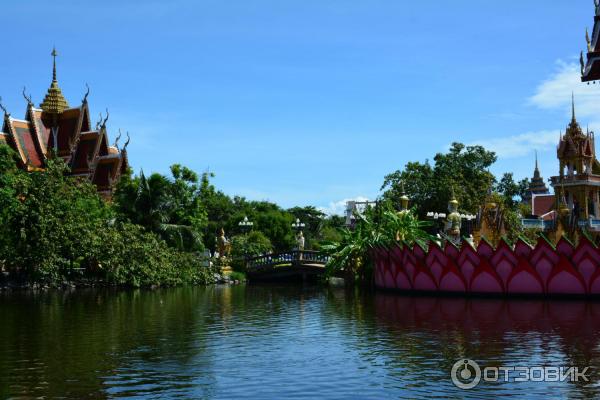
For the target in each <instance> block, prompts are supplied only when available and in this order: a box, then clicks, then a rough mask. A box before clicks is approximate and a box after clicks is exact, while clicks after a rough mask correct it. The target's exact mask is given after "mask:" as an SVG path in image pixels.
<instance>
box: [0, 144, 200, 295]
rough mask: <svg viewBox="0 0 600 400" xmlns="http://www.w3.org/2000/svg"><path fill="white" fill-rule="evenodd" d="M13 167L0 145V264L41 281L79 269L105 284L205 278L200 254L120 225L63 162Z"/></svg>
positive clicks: (70, 275) (111, 209)
mask: <svg viewBox="0 0 600 400" xmlns="http://www.w3.org/2000/svg"><path fill="white" fill-rule="evenodd" d="M16 165H17V162H16V160H15V154H14V152H13V151H12V150H11V149H10V148H9V147H7V146H0V210H1V212H0V222H1V223H0V259H1V260H2V262H3V268H4V269H6V270H7V271H9V272H13V273H15V274H16V275H18V276H21V277H22V278H24V279H28V280H34V281H41V282H46V283H57V282H62V281H65V280H69V279H72V278H73V277H74V276H75V275H77V274H78V273H79V272H80V270H81V269H84V270H85V271H86V275H85V277H86V278H94V279H95V280H97V281H103V282H106V283H108V284H123V285H132V286H146V285H172V284H180V283H186V282H194V283H201V282H208V281H209V279H210V274H209V271H208V269H207V268H203V267H200V264H201V260H200V259H199V258H198V257H195V256H194V255H193V254H191V253H185V252H181V251H179V250H177V249H176V248H174V247H169V246H168V244H167V243H166V242H165V241H164V240H162V239H161V238H160V237H159V236H157V235H156V234H155V233H153V231H152V230H151V229H145V228H144V227H143V226H141V225H136V224H133V223H131V222H129V221H125V220H123V221H121V220H119V218H118V213H117V212H116V211H115V208H114V207H113V206H112V205H111V204H110V203H108V202H106V201H104V200H102V199H101V198H100V197H99V195H98V194H97V192H96V188H95V187H94V186H93V185H92V184H90V183H89V182H87V181H86V180H78V179H76V178H71V177H67V176H66V175H65V171H66V168H67V166H66V165H65V164H64V163H63V162H62V161H61V160H59V159H54V160H49V161H48V167H47V169H46V170H45V171H39V172H30V173H27V172H24V171H22V170H20V169H17V168H16Z"/></svg>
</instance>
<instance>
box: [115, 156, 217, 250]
mask: <svg viewBox="0 0 600 400" xmlns="http://www.w3.org/2000/svg"><path fill="white" fill-rule="evenodd" d="M171 175H172V178H171V179H169V178H167V177H165V176H163V175H160V174H156V173H155V174H152V175H150V177H146V175H145V174H144V172H143V171H142V172H141V173H140V175H139V177H136V178H133V179H132V178H131V177H126V178H124V179H123V180H122V181H121V182H120V183H119V185H118V187H117V192H116V195H115V206H116V208H117V210H118V211H119V214H120V215H121V216H122V217H123V218H124V219H125V220H128V221H131V222H133V223H134V224H139V225H141V226H143V227H145V228H146V229H147V230H148V231H150V232H154V233H156V234H158V235H160V236H161V237H162V238H163V239H164V240H165V241H166V242H167V243H168V244H169V245H170V246H173V247H175V248H177V249H179V250H184V251H199V250H202V248H203V244H202V240H201V238H202V233H203V231H204V227H205V226H206V222H207V216H206V212H205V210H204V208H203V204H202V199H201V195H200V193H201V187H200V185H199V184H198V176H197V175H196V173H194V172H193V171H191V170H190V169H188V168H186V167H182V166H181V165H179V164H175V165H173V166H171Z"/></svg>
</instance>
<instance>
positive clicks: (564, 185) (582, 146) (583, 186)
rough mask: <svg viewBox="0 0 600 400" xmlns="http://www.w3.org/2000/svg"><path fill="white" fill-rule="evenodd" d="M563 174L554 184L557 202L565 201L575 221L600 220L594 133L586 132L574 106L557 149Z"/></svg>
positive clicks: (599, 181) (599, 175)
mask: <svg viewBox="0 0 600 400" xmlns="http://www.w3.org/2000/svg"><path fill="white" fill-rule="evenodd" d="M557 156H558V160H559V165H560V166H559V175H558V176H553V177H552V178H551V179H552V186H553V187H554V193H555V195H556V205H557V206H558V207H560V204H565V205H566V206H567V207H568V209H569V210H571V212H572V216H573V217H575V220H588V219H597V217H598V216H599V215H600V208H599V206H600V197H599V195H600V163H598V160H597V159H596V148H595V144H594V133H593V132H589V131H587V132H586V133H584V132H583V130H582V129H581V126H579V123H578V122H577V119H576V118H575V104H574V102H573V106H572V116H571V122H570V123H569V125H568V126H567V130H566V132H565V134H564V135H561V137H560V142H559V145H558V149H557Z"/></svg>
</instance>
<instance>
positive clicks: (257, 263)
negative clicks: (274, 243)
mask: <svg viewBox="0 0 600 400" xmlns="http://www.w3.org/2000/svg"><path fill="white" fill-rule="evenodd" d="M327 261H329V256H326V255H324V254H323V253H320V252H318V251H314V250H293V251H286V252H284V253H275V254H265V255H262V256H257V257H252V258H248V259H247V260H246V270H248V271H252V270H257V269H261V268H268V267H274V266H276V265H278V264H292V263H296V264H298V263H300V264H303V263H306V264H310V263H314V264H323V265H325V264H327Z"/></svg>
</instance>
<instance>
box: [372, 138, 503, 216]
mask: <svg viewBox="0 0 600 400" xmlns="http://www.w3.org/2000/svg"><path fill="white" fill-rule="evenodd" d="M434 161H435V164H434V165H433V166H432V165H431V164H430V163H429V161H425V163H420V162H409V163H408V164H406V166H405V167H404V170H398V171H396V172H393V173H391V174H389V175H387V176H386V177H385V178H384V182H383V186H382V187H381V189H382V190H385V192H384V194H383V198H384V199H385V200H389V201H390V202H391V203H392V204H393V205H395V206H398V205H399V204H400V200H399V199H400V193H401V182H404V186H405V189H406V192H407V193H408V194H409V197H410V198H411V202H412V204H414V206H415V207H416V210H417V213H418V215H419V216H421V217H424V216H425V215H426V213H427V212H428V211H434V212H444V211H445V210H446V209H447V207H448V201H449V200H450V193H451V191H452V189H454V191H455V194H456V197H457V199H458V201H459V202H460V204H461V209H464V210H465V211H468V212H470V213H474V212H476V211H477V209H478V208H479V206H480V205H481V204H482V203H483V201H484V200H485V197H486V195H487V192H488V189H489V188H490V187H491V186H492V184H493V183H494V179H495V178H494V175H493V174H492V173H491V172H489V171H488V169H489V167H490V166H491V165H492V164H493V163H494V162H495V161H496V155H495V154H494V153H493V152H490V151H487V150H485V149H484V148H483V147H481V146H465V145H464V144H462V143H453V144H452V146H451V148H450V150H449V151H448V153H445V154H444V153H438V154H436V156H435V157H434Z"/></svg>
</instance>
